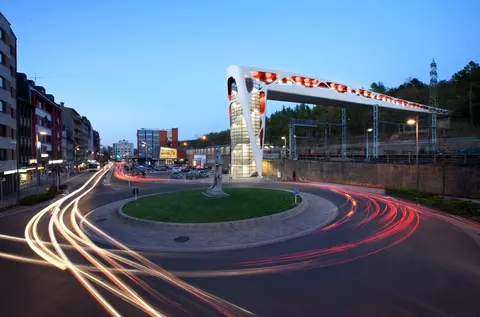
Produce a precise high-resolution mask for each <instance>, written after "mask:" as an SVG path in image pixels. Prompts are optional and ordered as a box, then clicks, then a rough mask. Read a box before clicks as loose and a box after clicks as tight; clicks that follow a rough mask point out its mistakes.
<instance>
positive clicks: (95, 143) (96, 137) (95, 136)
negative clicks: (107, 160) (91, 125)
mask: <svg viewBox="0 0 480 317" xmlns="http://www.w3.org/2000/svg"><path fill="white" fill-rule="evenodd" d="M93 153H94V158H95V160H98V156H99V155H100V154H101V153H100V133H98V131H97V130H93Z"/></svg>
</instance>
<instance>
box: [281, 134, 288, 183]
mask: <svg viewBox="0 0 480 317" xmlns="http://www.w3.org/2000/svg"><path fill="white" fill-rule="evenodd" d="M282 140H283V148H284V154H283V155H284V157H283V162H284V164H283V166H284V167H283V174H284V175H283V177H286V174H287V138H286V137H285V136H282Z"/></svg>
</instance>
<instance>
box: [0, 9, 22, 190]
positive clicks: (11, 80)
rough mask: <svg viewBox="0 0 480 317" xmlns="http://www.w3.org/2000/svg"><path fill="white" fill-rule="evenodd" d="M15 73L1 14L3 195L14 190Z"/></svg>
mask: <svg viewBox="0 0 480 317" xmlns="http://www.w3.org/2000/svg"><path fill="white" fill-rule="evenodd" d="M16 72H17V38H16V36H15V34H14V33H13V30H12V28H11V27H10V23H9V22H8V20H7V19H6V18H5V17H4V16H3V15H2V14H1V13H0V174H1V175H2V176H1V178H2V182H1V183H0V185H1V186H2V187H3V188H2V189H3V193H4V194H8V193H11V192H14V191H15V189H16V187H17V175H16V171H17V169H18V166H17V159H16V157H17V119H16V118H17V101H16V90H17V85H16ZM3 179H4V180H3Z"/></svg>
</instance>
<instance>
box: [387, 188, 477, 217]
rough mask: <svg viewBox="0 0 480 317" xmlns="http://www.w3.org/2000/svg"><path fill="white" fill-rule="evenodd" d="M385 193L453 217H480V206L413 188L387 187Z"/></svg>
mask: <svg viewBox="0 0 480 317" xmlns="http://www.w3.org/2000/svg"><path fill="white" fill-rule="evenodd" d="M385 193H386V194H388V195H391V196H396V197H401V198H406V199H408V200H412V201H414V202H418V203H421V204H424V205H426V206H430V207H433V208H437V209H439V210H442V211H445V212H447V213H449V214H452V215H457V216H462V217H466V218H475V217H478V216H480V204H477V203H474V202H471V201H467V200H461V199H454V198H445V197H443V196H440V195H437V194H432V193H426V192H420V191H417V190H416V189H412V188H401V187H385Z"/></svg>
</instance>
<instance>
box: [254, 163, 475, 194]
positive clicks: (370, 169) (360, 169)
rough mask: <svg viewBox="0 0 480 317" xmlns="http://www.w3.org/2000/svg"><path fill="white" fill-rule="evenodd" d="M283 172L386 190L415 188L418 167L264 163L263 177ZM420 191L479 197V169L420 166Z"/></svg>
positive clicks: (450, 166) (286, 174)
mask: <svg viewBox="0 0 480 317" xmlns="http://www.w3.org/2000/svg"><path fill="white" fill-rule="evenodd" d="M278 171H280V172H281V175H282V176H283V175H285V176H286V177H287V179H292V176H293V171H295V173H296V177H297V179H298V178H299V177H301V178H305V179H308V180H312V181H325V182H333V183H341V184H350V185H363V186H372V187H379V188H383V187H385V186H398V187H411V188H415V186H416V176H415V174H416V173H415V171H416V167H415V165H402V164H373V163H355V162H320V161H286V162H285V161H273V160H272V161H270V160H264V161H263V174H264V176H273V177H276V176H277V172H278ZM419 188H420V190H421V191H426V192H431V193H436V194H444V195H447V196H458V197H468V198H475V199H479V198H480V166H452V165H446V166H442V165H420V166H419Z"/></svg>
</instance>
